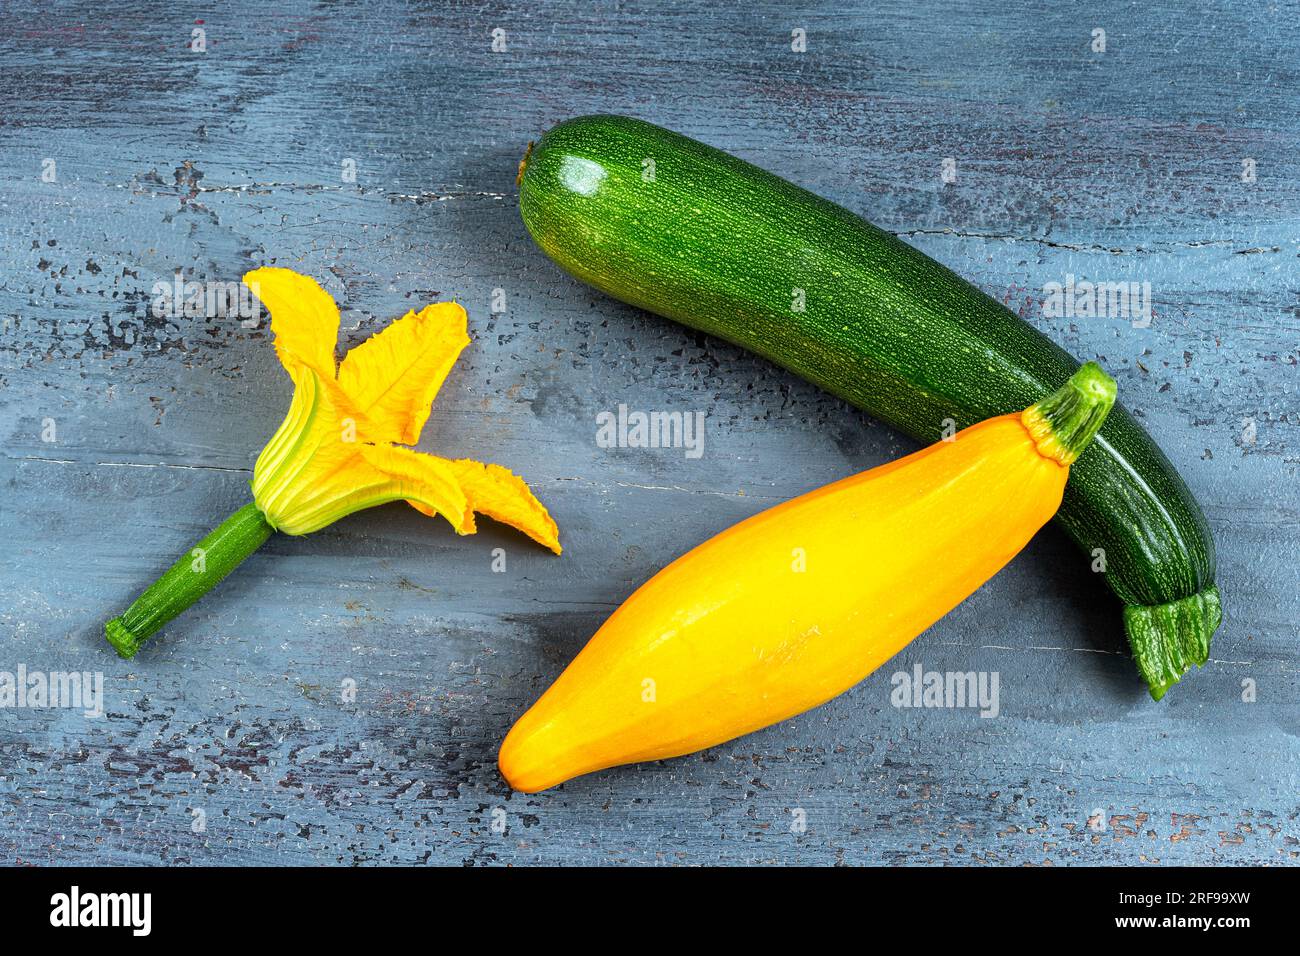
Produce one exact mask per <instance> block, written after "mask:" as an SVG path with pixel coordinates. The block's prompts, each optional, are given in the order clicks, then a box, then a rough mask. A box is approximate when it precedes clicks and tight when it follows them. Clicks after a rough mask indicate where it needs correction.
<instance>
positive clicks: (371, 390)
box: [339, 302, 469, 445]
mask: <svg viewBox="0 0 1300 956" xmlns="http://www.w3.org/2000/svg"><path fill="white" fill-rule="evenodd" d="M466 327H467V320H466V316H465V310H464V309H462V308H461V307H460V306H459V305H457V304H456V303H454V302H439V303H436V304H434V305H428V306H425V307H424V308H423V309H421V310H420V311H419V312H418V313H416V312H408V313H406V315H404V316H403V317H402V318H400V319H398V320H397V321H396V322H393V323H392V324H391V325H389V326H388V327H387V328H386V329H384V330H383V331H382V332H379V333H377V334H375V335H372V336H371V337H370V338H368V339H367V340H366V341H364V342H362V343H361V344H360V345H358V346H357V347H356V348H354V349H352V350H351V351H350V352H348V354H347V355H346V356H344V358H343V362H342V364H341V365H340V366H339V384H340V385H341V386H342V387H343V390H344V391H346V392H347V393H348V395H349V396H350V397H351V399H352V401H353V403H354V404H355V405H356V406H357V408H358V409H360V410H361V412H362V413H364V414H365V415H366V416H367V417H368V418H369V419H370V420H371V422H373V423H374V426H375V427H376V428H377V429H378V432H377V433H372V434H369V435H367V436H366V437H368V438H371V439H373V440H374V441H392V442H398V443H400V444H403V445H414V444H415V443H416V442H418V441H419V440H420V430H421V429H422V428H424V423H425V421H427V420H428V418H429V406H430V404H432V402H433V399H434V396H436V395H437V394H438V389H439V388H441V387H442V383H443V380H444V379H446V377H447V373H448V372H449V371H450V370H451V367H452V365H454V364H455V362H456V358H457V356H459V355H460V353H461V350H462V349H464V348H465V346H467V345H469V334H468V332H467V331H466Z"/></svg>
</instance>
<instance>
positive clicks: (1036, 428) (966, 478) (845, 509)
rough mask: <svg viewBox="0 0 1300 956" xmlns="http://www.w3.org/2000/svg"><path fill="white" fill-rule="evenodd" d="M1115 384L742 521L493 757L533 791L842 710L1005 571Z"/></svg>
mask: <svg viewBox="0 0 1300 956" xmlns="http://www.w3.org/2000/svg"><path fill="white" fill-rule="evenodd" d="M1114 397H1115V383H1114V381H1113V380H1111V379H1110V378H1109V377H1108V376H1107V375H1106V374H1105V373H1104V372H1103V371H1102V370H1101V369H1100V368H1099V367H1098V366H1097V365H1095V364H1093V363H1089V364H1087V365H1085V366H1084V367H1083V368H1081V369H1080V370H1079V371H1078V372H1077V373H1076V374H1075V375H1074V376H1073V377H1072V378H1071V379H1070V381H1069V382H1067V383H1066V384H1065V386H1064V387H1062V389H1061V390H1060V391H1058V392H1056V393H1054V394H1053V395H1051V396H1049V397H1048V398H1046V399H1044V400H1043V401H1041V402H1039V403H1038V404H1037V405H1034V406H1033V407H1031V408H1029V409H1026V410H1025V411H1024V412H1022V413H1017V414H1012V415H1003V416H1000V417H997V418H991V419H988V420H987V421H984V422H981V423H979V424H978V425H975V426H973V427H971V428H968V429H965V430H964V431H961V432H958V433H957V434H956V435H955V436H954V437H953V438H952V439H950V440H947V441H941V442H939V443H937V444H935V445H932V446H930V447H929V448H925V449H923V450H921V451H919V452H916V453H915V454H913V455H908V456H907V457H906V458H902V459H900V460H898V461H895V462H892V463H890V464H887V465H883V466H881V467H879V468H873V469H872V470H870V471H867V472H863V473H862V474H859V475H854V476H853V477H851V478H846V479H844V480H843V481H838V482H836V483H834V484H831V485H827V486H826V487H824V488H819V489H817V490H816V491H813V492H810V493H808V494H806V495H803V496H801V497H799V498H795V499H794V500H792V501H788V502H786V503H784V504H781V505H778V506H777V507H775V508H771V509H769V510H767V511H764V512H762V513H760V514H757V515H755V516H753V517H752V518H749V519H747V520H745V521H742V522H741V523H739V524H737V525H735V526H734V527H732V528H729V529H728V530H726V531H724V532H723V533H721V534H719V535H718V536H717V537H714V538H712V539H710V540H709V541H706V542H705V543H704V544H702V545H700V546H699V547H697V548H695V549H694V550H693V551H691V552H689V553H688V554H686V555H684V556H682V557H681V558H678V559H677V560H676V561H674V562H673V563H672V564H670V565H668V567H666V568H664V569H663V570H662V571H660V572H659V573H658V574H657V575H655V576H654V577H653V578H651V579H650V580H649V581H648V582H646V584H644V585H643V586H642V587H641V588H640V589H639V590H637V591H636V592H635V593H634V594H633V595H632V596H631V597H630V598H628V600H627V601H626V602H625V603H624V604H623V605H622V606H621V607H620V608H619V609H618V610H617V611H615V612H614V614H613V615H612V616H611V617H610V618H609V620H607V621H606V622H605V624H604V625H603V626H602V627H601V628H600V630H599V631H597V632H596V635H595V636H594V637H593V638H592V639H591V641H590V642H589V643H588V644H587V646H586V647H585V648H584V649H583V650H582V652H581V653H580V654H579V655H578V656H577V658H575V659H574V661H573V663H571V664H570V665H569V667H568V669H567V670H565V672H564V673H563V674H561V675H560V677H559V679H558V680H556V682H555V683H554V684H553V685H552V686H551V688H550V689H549V690H548V691H547V692H546V693H545V694H544V695H543V696H542V698H541V700H539V701H538V702H537V703H536V704H535V705H534V706H533V707H532V709H530V710H529V711H528V712H527V713H526V714H524V715H523V717H521V718H520V719H519V721H518V723H516V724H515V726H514V728H513V729H512V730H511V731H510V734H509V736H507V737H506V740H505V742H504V743H503V744H502V746H501V755H500V766H501V772H502V773H503V774H504V775H505V777H506V779H507V780H508V781H509V783H510V784H511V786H513V787H514V788H515V789H517V790H522V791H526V792H530V793H531V792H535V791H538V790H545V789H546V788H548V787H553V786H555V785H556V784H559V783H562V782H563V781H565V780H568V779H570V778H572V777H576V776H579V775H581V774H584V773H590V772H592V771H594V770H601V769H603V768H605V767H612V766H616V765H619V764H626V763H635V762H638V761H643V760H657V759H661V758H665V757H676V756H680V755H682V754H687V753H691V752H693V751H696V750H700V749H703V748H705V747H709V746H712V745H714V744H718V743H721V742H723V741H726V740H730V739H732V738H734V737H739V736H740V735H742V734H746V733H749V732H750V731H753V730H757V729H759V728H761V727H766V726H768V725H770V724H773V723H776V722H777V721H780V720H784V719H785V718H787V717H791V716H793V715H795V714H798V713H801V712H803V711H805V710H808V709H809V708H811V707H816V706H817V705H818V704H821V703H823V702H825V701H827V700H829V699H830V698H832V697H834V696H836V695H837V694H840V693H842V692H843V691H845V690H847V689H848V688H850V687H852V686H853V685H854V684H856V683H858V682H859V681H860V680H862V679H863V678H865V677H866V676H867V675H868V674H870V673H871V672H872V671H874V670H875V669H876V668H877V667H879V666H880V665H881V664H883V663H884V662H885V661H887V660H888V659H889V658H891V657H893V656H894V655H895V654H897V653H898V651H899V650H900V649H902V648H903V647H904V646H905V645H906V644H907V643H908V642H909V641H911V640H912V639H913V638H915V637H916V636H917V635H918V634H920V633H921V632H922V631H924V630H925V629H926V628H928V627H929V626H930V625H931V624H933V623H934V622H935V621H937V620H938V619H939V618H940V617H942V616H943V615H944V614H947V613H948V611H950V610H952V609H953V608H954V607H956V606H957V605H958V604H960V603H961V602H962V601H963V600H964V599H965V598H966V597H967V596H969V595H970V594H972V593H973V592H974V591H975V590H976V589H978V588H979V586H980V585H981V584H983V583H984V582H985V581H987V580H988V579H989V578H991V577H992V576H993V575H994V574H996V573H997V571H998V570H999V569H1000V568H1001V567H1002V566H1003V565H1005V564H1006V563H1007V562H1008V561H1010V560H1011V559H1012V558H1013V557H1015V555H1016V553H1017V552H1019V551H1020V549H1021V548H1023V547H1024V546H1025V545H1026V544H1027V543H1028V541H1029V539H1030V538H1032V537H1033V536H1034V534H1035V532H1037V531H1038V529H1039V528H1041V527H1042V526H1043V525H1044V524H1045V523H1046V522H1047V521H1048V520H1049V519H1051V517H1052V515H1053V514H1055V513H1056V509H1057V508H1058V507H1059V506H1060V503H1061V496H1062V493H1063V492H1064V490H1065V482H1066V478H1067V477H1068V475H1069V471H1070V462H1072V461H1073V460H1074V459H1075V458H1076V457H1077V456H1078V454H1079V452H1080V451H1081V450H1082V449H1083V447H1084V446H1085V445H1086V444H1087V443H1088V441H1089V440H1091V438H1092V436H1093V435H1094V434H1095V433H1096V430H1097V429H1098V428H1099V427H1100V426H1101V423H1102V421H1103V420H1104V418H1105V416H1106V413H1107V412H1108V411H1109V410H1110V406H1111V405H1112V404H1113V402H1114Z"/></svg>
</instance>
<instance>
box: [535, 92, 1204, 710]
mask: <svg viewBox="0 0 1300 956" xmlns="http://www.w3.org/2000/svg"><path fill="white" fill-rule="evenodd" d="M519 187H520V189H519V207H520V211H521V213H522V215H523V220H524V224H525V225H526V226H527V228H528V231H529V233H531V234H532V237H533V239H534V240H535V241H536V243H537V244H538V245H539V246H540V247H541V248H542V250H543V251H544V252H545V253H546V254H547V255H548V256H550V258H551V259H553V260H555V262H556V263H558V264H559V265H560V266H561V267H562V268H563V269H565V270H566V271H567V272H569V273H571V274H572V275H574V276H576V277H577V278H578V279H581V280H582V281H584V282H587V283H589V284H591V285H593V286H595V287H596V288H597V289H600V290H601V291H603V292H606V293H608V294H610V295H612V296H614V297H615V298H618V299H621V300H623V301H624V302H628V303H631V304H632V305H635V306H639V307H641V308H643V309H647V310H649V311H651V312H655V313H657V314H659V315H663V316H666V317H668V318H670V319H674V320H676V321H678V322H680V323H682V324H684V325H687V326H690V327H691V328H695V329H699V330H702V331H704V332H707V333H709V334H712V335H716V336H718V337H720V338H723V339H726V340H728V341H730V342H734V343H736V344H738V345H741V346H744V347H745V348H748V349H751V350H753V351H754V352H757V353H759V354H760V355H763V356H765V357H767V358H769V359H771V360H772V361H774V362H776V363H778V364H779V365H782V366H784V367H785V368H787V369H790V370H791V371H793V372H795V373H797V374H799V375H801V376H803V377H804V378H806V379H808V380H809V381H811V382H815V383H816V384H818V385H820V386H821V387H823V388H825V389H827V390H829V391H831V392H833V393H835V394H836V395H839V396H840V397H842V398H844V399H846V400H848V401H849V402H852V403H853V404H854V405H856V406H858V407H859V408H862V409H864V410H865V411H867V412H869V413H870V414H872V415H874V416H875V417H877V418H879V419H882V420H883V421H886V422H889V423H890V424H892V425H894V426H896V427H898V428H899V429H901V430H902V431H904V432H906V433H907V434H909V435H912V436H913V437H915V438H918V439H920V440H922V441H925V442H932V441H935V440H937V439H938V438H940V437H942V435H943V433H944V430H945V428H951V427H953V426H954V425H955V427H957V428H965V427H966V426H968V425H973V424H975V423H976V422H978V421H980V420H982V419H985V418H988V417H990V416H993V415H999V414H1004V413H1007V412H1012V411H1015V410H1017V409H1020V408H1024V407H1026V406H1028V405H1032V404H1033V403H1034V402H1036V401H1038V400H1039V399H1040V398H1042V397H1043V396H1044V395H1047V394H1049V393H1050V392H1052V391H1054V390H1055V389H1057V388H1058V387H1060V386H1061V385H1062V384H1063V383H1064V382H1065V381H1066V379H1068V378H1069V377H1070V376H1071V375H1072V374H1073V373H1074V372H1075V370H1076V369H1078V367H1079V362H1078V361H1076V360H1075V359H1074V358H1073V357H1072V356H1070V355H1069V354H1068V353H1066V352H1065V351H1063V350H1062V349H1061V348H1059V347H1058V346H1056V345H1055V344H1054V343H1053V342H1051V341H1050V340H1049V339H1047V338H1046V337H1044V336H1043V335H1042V334H1041V333H1039V332H1038V331H1037V330H1036V329H1034V328H1032V327H1031V326H1029V325H1028V324H1026V323H1025V322H1024V321H1022V320H1021V319H1020V318H1019V317H1017V316H1016V315H1015V314H1014V313H1012V312H1011V311H1010V310H1008V309H1007V308H1005V307H1004V306H1003V305H1001V304H1000V303H998V302H996V301H995V300H993V299H991V298H989V297H988V296H986V295H985V294H983V293H982V292H980V291H979V290H978V289H976V288H975V287H974V286H972V285H970V284H969V283H968V282H966V281H965V280H964V279H962V278H960V277H959V276H957V275H956V274H955V273H953V272H951V271H950V270H948V269H947V268H945V267H944V266H942V265H940V264H939V263H937V262H935V261H934V260H933V259H931V258H929V257H928V256H926V255H924V254H923V253H921V252H919V251H917V250H916V249H913V248H912V247H911V246H909V245H907V244H906V243H904V242H902V241H900V240H899V239H897V238H896V237H894V236H892V235H890V234H889V233H886V232H883V231H881V230H880V229H877V228H876V227H875V226H873V225H871V224H870V223H868V222H867V221H865V220H864V219H862V218H860V217H859V216H856V215H854V214H853V213H851V212H849V211H848V210H846V209H844V208H842V207H840V206H837V205H835V204H834V203H831V202H828V201H827V200H825V199H822V198H820V197H818V196H815V195H813V194H812V193H810V192H808V191H807V190H804V189H801V188H799V187H798V186H795V185H793V184H791V183H789V182H786V181H785V180H783V179H781V178H779V177H777V176H774V175H772V174H771V173H768V172H765V171H764V170H761V169H759V168H758V167H756V166H752V165H750V164H749V163H746V162H744V161H742V160H740V159H737V158H736V157H734V156H732V155H730V154H728V153H724V152H722V151H721V150H717V149H714V148H712V147H710V146H706V145H704V144H702V143H699V142H696V141H695V140H692V139H688V138H687V137H685V136H681V135H678V134H677V133H673V132H670V131H669V130H666V129H662V128H660V127H658V126H654V125H651V124H649V123H645V122H641V121H639V120H634V119H629V118H627V117H619V116H588V117H582V118H579V119H574V120H569V121H567V122H564V123H561V124H559V125H558V126H555V127H554V128H552V129H551V130H550V131H548V132H547V133H546V135H545V136H543V137H542V139H541V140H540V141H539V142H538V143H536V144H535V145H532V144H530V147H529V152H528V153H527V154H526V155H525V157H524V160H523V161H522V162H521V163H520V169H519ZM1058 520H1059V521H1060V522H1061V524H1062V525H1063V526H1064V527H1065V529H1066V531H1067V532H1069V534H1070V536H1071V537H1073V538H1074V540H1075V541H1076V542H1077V543H1078V544H1079V545H1080V546H1081V547H1082V548H1083V549H1084V551H1085V552H1087V553H1088V555H1089V556H1090V560H1091V561H1092V562H1093V566H1094V567H1095V568H1097V567H1102V566H1104V569H1105V578H1106V581H1107V582H1108V583H1109V584H1110V586H1111V588H1112V589H1113V590H1114V591H1115V593H1116V594H1117V595H1118V596H1119V598H1120V599H1121V600H1122V601H1123V602H1124V605H1125V607H1124V614H1123V619H1124V625H1125V630H1126V632H1127V634H1128V637H1129V641H1130V644H1131V646H1132V649H1133V655H1134V658H1135V659H1136V661H1137V665H1138V668H1139V670H1140V671H1141V673H1142V676H1143V677H1144V678H1145V679H1146V681H1147V684H1148V686H1149V688H1150V691H1151V695H1152V696H1153V697H1155V698H1156V699H1157V700H1159V699H1160V697H1161V696H1163V695H1164V693H1165V691H1166V690H1168V688H1169V687H1170V686H1172V685H1173V684H1174V683H1176V682H1177V681H1178V680H1179V678H1180V677H1182V675H1183V674H1184V673H1185V672H1186V671H1187V670H1188V668H1189V667H1190V666H1191V665H1192V664H1196V665H1198V666H1199V665H1201V664H1204V663H1205V662H1206V660H1207V658H1208V656H1209V647H1210V637H1211V636H1212V635H1213V634H1214V631H1215V629H1216V628H1217V627H1218V626H1219V622H1220V620H1221V609H1220V604H1219V594H1218V590H1217V588H1216V587H1215V585H1214V542H1213V539H1212V538H1211V536H1210V531H1209V528H1208V526H1207V524H1206V521H1205V517H1204V515H1203V514H1202V513H1201V510H1200V508H1199V507H1198V506H1197V504H1196V501H1195V500H1194V499H1193V498H1192V495H1191V492H1190V491H1188V489H1187V486H1186V485H1185V484H1184V483H1183V481H1182V479H1181V478H1180V477H1179V476H1178V473H1177V472H1176V471H1175V470H1174V467H1173V465H1171V464H1170V462H1169V460H1168V459H1167V458H1166V457H1165V456H1164V454H1163V453H1162V452H1161V451H1160V449H1159V448H1158V447H1157V446H1156V444H1155V442H1154V441H1152V439H1151V437H1150V436H1149V435H1148V434H1147V433H1146V432H1145V431H1144V430H1143V429H1142V427H1141V426H1140V425H1138V424H1137V422H1136V421H1134V420H1133V417H1132V416H1131V415H1130V414H1129V413H1128V412H1126V411H1125V410H1124V409H1123V408H1121V407H1120V406H1119V405H1116V406H1115V408H1114V410H1113V411H1112V412H1111V414H1110V417H1109V418H1108V419H1107V420H1106V424H1105V426H1104V427H1103V428H1102V430H1101V432H1100V434H1099V435H1098V436H1097V438H1096V440H1095V441H1094V442H1093V444H1092V445H1091V446H1090V447H1089V449H1088V450H1087V451H1085V452H1084V453H1083V455H1082V456H1081V457H1080V458H1079V460H1078V461H1077V462H1076V463H1075V464H1074V467H1073V469H1072V471H1071V475H1070V480H1069V484H1068V486H1067V489H1066V493H1065V500H1064V502H1063V503H1062V506H1061V509H1060V512H1059V513H1058ZM1098 549H1101V550H1098Z"/></svg>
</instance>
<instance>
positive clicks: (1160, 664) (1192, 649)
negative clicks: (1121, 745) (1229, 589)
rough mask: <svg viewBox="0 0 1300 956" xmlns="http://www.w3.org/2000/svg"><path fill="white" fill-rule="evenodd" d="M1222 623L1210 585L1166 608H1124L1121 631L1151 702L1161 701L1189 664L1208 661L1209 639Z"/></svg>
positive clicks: (1135, 606) (1217, 596)
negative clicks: (1126, 633)
mask: <svg viewBox="0 0 1300 956" xmlns="http://www.w3.org/2000/svg"><path fill="white" fill-rule="evenodd" d="M1222 621H1223V607H1222V606H1221V605H1220V603H1219V589H1218V588H1217V587H1215V586H1214V585H1210V586H1209V587H1208V588H1206V589H1205V590H1204V591H1201V592H1200V593H1199V594H1193V595H1192V596H1191V597H1185V598H1181V599H1179V600H1177V601H1170V602H1169V603H1168V604H1158V605H1155V606H1153V607H1152V606H1143V605H1135V604H1127V605H1125V606H1124V630H1125V631H1127V632H1128V640H1129V645H1130V646H1131V647H1132V648H1133V658H1134V660H1136V661H1137V665H1138V670H1140V671H1141V672H1142V676H1143V677H1144V678H1146V682H1147V686H1148V688H1149V689H1150V691H1151V697H1152V699H1153V700H1159V699H1160V698H1161V697H1164V696H1165V691H1167V690H1169V688H1170V687H1173V686H1174V685H1175V684H1177V683H1178V681H1179V680H1180V679H1181V678H1182V676H1183V675H1184V674H1185V673H1187V671H1188V670H1190V669H1191V666H1192V665H1193V664H1195V665H1196V666H1197V667H1200V666H1202V665H1203V664H1205V662H1206V661H1207V660H1209V658H1210V638H1211V637H1213V636H1214V632H1215V630H1217V629H1218V627H1219V624H1220V623H1221V622H1222Z"/></svg>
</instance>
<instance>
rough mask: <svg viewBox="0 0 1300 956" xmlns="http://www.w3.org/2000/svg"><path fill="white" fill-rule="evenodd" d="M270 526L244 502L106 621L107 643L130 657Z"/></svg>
mask: <svg viewBox="0 0 1300 956" xmlns="http://www.w3.org/2000/svg"><path fill="white" fill-rule="evenodd" d="M273 530H274V529H273V528H272V527H271V526H270V525H269V524H267V522H266V518H264V517H263V516H262V512H261V511H260V510H258V507H257V505H255V504H252V503H251V502H250V503H249V504H246V505H244V507H242V508H240V509H239V510H238V511H236V512H235V513H234V514H232V515H231V516H230V517H229V518H227V519H226V520H225V521H223V522H221V524H219V525H218V526H217V527H216V528H214V529H213V530H212V531H211V532H210V533H209V534H208V536H207V537H206V538H204V539H203V540H202V541H200V542H199V543H198V544H196V545H195V546H194V547H193V548H191V549H190V551H189V553H188V554H185V555H182V556H181V557H180V558H179V559H178V560H177V561H176V563H175V564H173V565H172V566H171V567H170V568H168V569H167V570H166V571H164V572H163V575H162V577H160V578H159V579H158V580H157V581H155V582H154V583H153V584H151V585H150V586H149V589H148V590H146V591H145V592H144V593H143V594H141V595H140V596H139V597H138V598H136V599H135V602H134V603H133V604H132V605H131V606H130V607H129V608H127V609H126V612H125V613H124V614H122V616H121V617H115V618H113V620H111V621H109V622H108V623H107V624H105V625H104V636H105V637H106V638H108V643H110V644H112V645H113V647H114V648H116V649H117V652H118V654H120V655H121V656H122V657H125V658H127V659H128V660H129V659H130V658H132V657H134V656H135V653H136V651H138V650H139V649H140V645H141V644H143V643H144V642H145V641H147V640H148V639H149V638H150V637H152V636H153V635H154V634H155V633H157V631H158V630H159V628H161V627H162V626H163V625H165V624H166V623H167V622H168V621H170V620H171V619H172V618H174V617H176V615H178V614H180V613H181V612H182V611H184V610H185V609H186V608H187V607H189V606H190V605H191V604H193V603H194V602H195V601H197V600H198V599H199V598H201V597H203V595H204V594H206V593H207V592H208V591H210V590H211V589H212V588H213V587H215V586H216V585H217V583H218V582H219V581H220V580H221V579H222V578H224V577H225V576H226V575H227V574H229V573H230V572H231V571H233V570H234V569H235V567H236V566H237V565H238V564H239V563H240V562H241V561H243V560H244V559H245V558H246V557H248V556H249V555H250V554H252V553H253V552H254V551H256V550H257V549H258V548H260V547H261V546H262V545H263V544H264V543H265V542H266V539H267V538H269V537H270V536H271V532H272V531H273Z"/></svg>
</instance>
